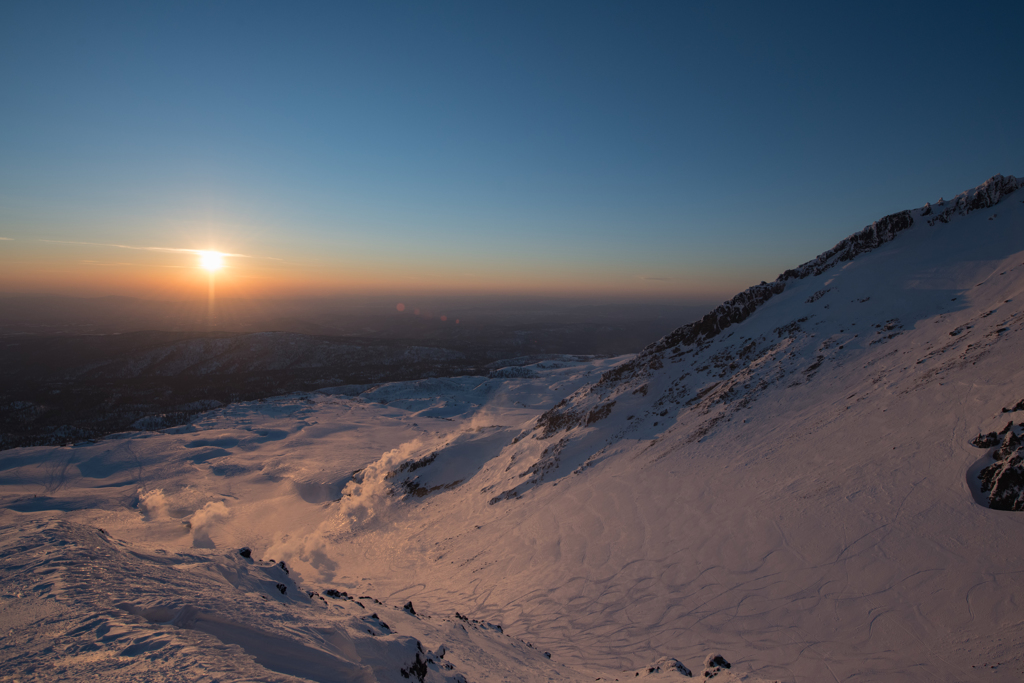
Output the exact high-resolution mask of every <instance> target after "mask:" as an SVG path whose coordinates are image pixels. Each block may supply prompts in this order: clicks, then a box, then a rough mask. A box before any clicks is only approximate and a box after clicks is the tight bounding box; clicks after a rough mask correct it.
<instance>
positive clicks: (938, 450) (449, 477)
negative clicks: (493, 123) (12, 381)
mask: <svg viewBox="0 0 1024 683" xmlns="http://www.w3.org/2000/svg"><path fill="white" fill-rule="evenodd" d="M1020 184H1021V183H1020V182H1019V181H1017V180H1016V179H1014V178H1012V177H1011V178H1002V177H999V176H997V177H995V178H993V179H992V180H990V181H988V182H987V183H985V184H984V185H982V186H980V187H979V188H976V189H975V190H972V191H970V192H967V193H964V194H963V195H960V196H959V197H957V198H955V199H954V200H952V201H950V202H946V203H943V204H941V205H930V206H926V207H924V208H922V209H917V210H913V211H908V212H902V213H900V214H894V215H893V216H890V217H887V218H885V219H883V220H881V221H879V222H878V223H876V224H874V225H873V226H870V227H869V228H867V229H866V230H864V231H862V232H860V233H857V234H856V235H854V236H852V237H851V238H849V239H847V240H844V241H843V242H841V243H840V244H839V245H837V246H836V247H835V248H833V249H831V250H829V251H828V252H826V253H825V254H823V255H822V256H821V257H819V258H818V259H815V260H814V261H811V262H809V263H808V264H804V265H803V266H801V267H799V268H796V269H793V270H791V271H786V273H783V274H782V275H781V276H780V277H779V279H778V280H776V281H775V282H773V283H762V284H761V285H758V286H756V287H753V288H751V289H750V290H748V291H747V292H744V293H742V294H741V295H739V296H737V297H736V298H735V299H733V300H732V301H730V302H728V303H726V304H724V305H723V306H722V307H720V308H719V309H716V311H714V312H713V313H712V314H709V315H708V316H706V317H704V318H703V319H702V320H700V321H697V322H696V323H694V324H692V325H688V326H685V327H683V328H680V329H679V330H677V331H676V332H674V333H673V334H671V335H669V336H667V337H666V338H665V339H662V340H660V341H658V342H656V343H655V344H652V345H651V346H650V347H648V348H647V349H645V350H644V351H643V352H642V353H641V354H639V355H638V356H636V357H632V358H620V359H610V360H605V361H599V362H581V361H579V360H577V359H568V358H567V359H565V360H564V361H544V362H541V363H537V364H534V365H531V366H527V367H524V368H522V369H517V370H514V371H513V370H507V371H502V370H501V369H496V370H495V371H494V372H492V373H491V377H490V378H482V377H462V378H450V379H440V380H425V381H422V382H407V383H398V384H390V385H384V386H380V387H375V388H370V389H367V388H366V387H354V388H350V389H344V390H338V391H336V392H321V393H317V394H310V395H295V396H289V397H282V398H280V399H275V400H273V401H266V402H260V403H251V404H237V405H232V406H228V407H226V408H223V409H221V410H218V411H214V412H211V413H208V414H206V415H205V416H203V417H202V418H201V419H198V420H196V421H195V422H194V423H193V424H191V425H189V426H188V427H185V428H180V429H175V430H166V431H164V432H160V433H153V432H148V433H135V434H127V435H123V436H122V437H120V438H112V439H107V440H104V441H101V442H98V443H95V444H85V445H80V446H76V447H73V448H62V449H44V448H33V449H19V450H16V451H10V452H6V453H4V454H3V457H2V458H0V477H2V478H0V501H2V505H3V511H2V512H0V525H2V527H3V537H2V539H0V543H2V546H3V551H2V556H3V561H2V562H3V564H2V566H3V570H2V574H0V581H2V586H0V594H2V603H0V610H2V611H0V620H2V625H3V626H4V630H5V631H6V630H7V629H13V630H11V631H10V633H9V636H8V640H6V641H5V645H4V649H3V650H2V651H0V652H2V653H3V654H2V655H0V659H2V661H3V662H4V668H5V670H11V671H17V672H19V674H32V673H34V674H36V675H39V676H42V677H43V678H45V677H46V676H50V677H51V678H54V679H57V678H61V679H75V678H85V677H87V676H92V677H95V676H96V675H100V676H101V677H104V678H116V677H117V676H121V677H122V678H124V679H125V680H127V679H129V678H132V677H136V676H138V675H139V674H140V672H143V671H145V672H148V673H147V675H150V676H151V677H152V678H153V679H154V680H159V679H161V677H162V678H164V679H174V680H178V679H180V678H182V677H184V678H188V679H192V680H204V677H206V679H209V680H213V679H215V678H219V679H221V680H225V679H228V680H232V679H237V680H295V679H294V678H288V677H289V676H295V677H300V678H304V679H307V680H318V681H327V680H374V679H377V680H407V679H406V678H405V676H408V677H411V678H414V679H415V678H421V679H423V680H445V679H447V680H457V678H456V676H459V675H461V676H465V677H466V678H467V679H468V680H472V681H478V680H555V679H557V680H581V681H582V680H593V679H611V680H614V679H622V680H625V678H638V677H645V678H650V679H651V680H658V679H664V680H672V679H673V678H675V679H679V680H681V679H682V678H685V677H686V674H687V673H688V672H690V671H692V672H693V675H694V676H695V677H702V676H703V677H715V679H716V680H721V681H727V680H785V681H828V680H837V681H840V680H842V681H845V680H862V681H895V680H900V681H904V680H905V681H975V680H977V681H981V680H985V681H1018V680H1021V679H1022V678H1024V655H1022V653H1024V618H1022V617H1021V612H1020V609H1021V604H1022V603H1024V580H1022V577H1024V574H1022V570H1021V563H1022V562H1024V515H1020V514H1018V513H1017V512H1014V510H1020V508H1021V507H1022V504H1021V501H1022V497H1021V496H1022V490H1024V487H1022V486H1021V481H1022V479H1024V477H1022V464H1021V454H1022V450H1021V433H1022V431H1021V427H1020V425H1018V424H1017V422H1018V421H1020V418H1019V417H1018V416H1024V401H1022V399H1024V365H1022V363H1021V358H1024V348H1022V346H1024V334H1022V328H1024V191H1021V190H1020V189H1018V188H1019V186H1020ZM1010 422H1013V424H1008V423H1010ZM990 504H991V505H992V507H989V505H990ZM993 508H998V509H993ZM100 528H102V529H104V530H105V531H100V530H99V529H100ZM243 546H247V547H250V548H252V553H251V557H250V558H248V559H247V558H244V557H242V556H241V555H239V554H238V549H239V548H241V547H243ZM281 561H284V562H285V566H286V567H287V568H288V570H289V572H290V573H288V574H285V573H284V570H283V569H282V568H281V567H280V566H279V564H278V563H280V562H281ZM277 584H281V586H283V587H284V589H285V590H284V591H281V589H280V588H278V585H277ZM310 591H314V592H315V593H316V594H315V595H313V596H310V595H309V594H308V592H310ZM328 591H332V592H331V593H328ZM333 591H337V593H334V592H333ZM342 591H344V592H345V593H346V594H347V595H348V596H349V597H353V598H355V599H354V600H346V599H345V597H346V596H345V595H342V593H341V592H342ZM331 596H335V597H331ZM361 596H372V598H369V597H366V598H363V597H361ZM374 600H377V601H379V603H380V604H378V603H376V602H374ZM409 602H411V603H412V605H414V609H410V610H405V609H403V606H405V605H406V604H407V603H409ZM357 603H361V604H357ZM412 612H415V614H412ZM373 614H376V615H377V616H376V617H373ZM383 624H386V625H387V627H386V630H385V628H384V626H383ZM498 625H500V627H501V628H500V630H499V628H498ZM8 643H10V644H9V645H8ZM545 653H550V658H549V657H548V656H546V654H545ZM709 653H711V654H709ZM715 655H719V656H724V659H719V660H715V659H714V656H715ZM726 660H727V661H728V662H729V663H731V666H729V667H727V666H726V665H725V664H726ZM332 667H333V668H332ZM181 672H185V673H186V674H187V675H183V674H182V673H181ZM403 672H404V673H403ZM360 677H362V678H360Z"/></svg>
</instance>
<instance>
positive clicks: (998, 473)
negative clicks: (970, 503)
mask: <svg viewBox="0 0 1024 683" xmlns="http://www.w3.org/2000/svg"><path fill="white" fill-rule="evenodd" d="M1022 436H1024V425H1014V424H1013V423H1012V422H1011V423H1009V424H1008V425H1006V427H1004V428H1003V429H1002V430H1001V431H1000V432H999V433H996V432H990V433H989V434H983V435H980V436H978V437H976V438H975V439H973V440H972V441H971V445H972V446H976V447H977V448H995V447H996V446H998V448H996V449H995V450H994V451H993V452H992V458H993V460H994V461H995V462H993V463H992V464H991V465H989V466H988V467H986V468H984V469H983V470H981V473H980V474H979V475H978V478H979V479H981V490H982V492H984V493H988V506H989V507H990V508H992V509H993V510H1009V511H1014V512H1021V511H1024V440H1022V438H1021V437H1022Z"/></svg>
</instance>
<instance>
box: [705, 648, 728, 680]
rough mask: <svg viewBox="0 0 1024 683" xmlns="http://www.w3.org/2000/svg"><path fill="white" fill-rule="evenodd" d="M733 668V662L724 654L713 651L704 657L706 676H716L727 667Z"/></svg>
mask: <svg viewBox="0 0 1024 683" xmlns="http://www.w3.org/2000/svg"><path fill="white" fill-rule="evenodd" d="M731 668H732V664H730V663H729V662H728V661H726V659H725V657H723V656H722V655H719V654H714V653H712V654H709V655H708V656H707V657H705V658H704V678H714V677H715V676H717V675H718V674H720V673H722V672H723V671H725V670H726V669H731Z"/></svg>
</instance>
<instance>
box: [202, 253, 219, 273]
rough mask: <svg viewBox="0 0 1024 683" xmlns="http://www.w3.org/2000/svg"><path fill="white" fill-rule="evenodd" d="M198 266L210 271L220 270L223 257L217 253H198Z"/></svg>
mask: <svg viewBox="0 0 1024 683" xmlns="http://www.w3.org/2000/svg"><path fill="white" fill-rule="evenodd" d="M199 265H200V266H202V267H203V268H205V269H206V270H208V271H210V272H211V273H212V272H213V271H215V270H220V268H221V267H222V266H223V265H224V255H223V254H221V253H220V252H219V251H201V252H199Z"/></svg>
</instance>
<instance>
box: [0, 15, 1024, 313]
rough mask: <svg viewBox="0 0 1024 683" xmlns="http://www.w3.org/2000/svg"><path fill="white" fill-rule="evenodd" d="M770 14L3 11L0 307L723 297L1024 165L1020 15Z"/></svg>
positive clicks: (0, 27) (0, 19) (0, 53)
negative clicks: (70, 296)
mask: <svg viewBox="0 0 1024 683" xmlns="http://www.w3.org/2000/svg"><path fill="white" fill-rule="evenodd" d="M774 5H775V3H762V2H758V3H753V2H752V3H735V2H714V3H688V2H671V3H669V2H616V3H609V2H543V3H527V2H507V3H496V2H363V3H342V2H325V3H313V2H296V3H259V2H212V1H210V2H194V3H192V2H171V3H150V2H134V1H133V2H124V3H110V2H45V1H40V2H35V1H33V2H28V1H21V2H5V3H3V4H2V5H0V105H2V106H0V238H2V239H0V292H54V293H57V292H59V293H75V294H81V295H94V294H130V295H136V296H152V297H161V298H168V297H170V298H174V297H181V296H186V295H191V294H194V293H196V292H199V291H205V290H204V289H203V288H204V287H205V283H206V279H205V278H206V275H205V273H204V272H202V271H200V270H199V269H197V268H196V267H195V266H196V256H195V254H194V253H192V252H189V251H180V250H189V249H216V250H221V251H224V252H229V253H232V254H239V255H240V256H235V257H231V258H229V259H228V268H226V269H225V270H224V271H223V272H222V273H219V274H218V276H217V277H218V278H220V281H219V283H218V286H219V287H223V288H224V291H225V292H230V293H234V294H239V295H251V296H257V295H259V296H267V295H270V296H275V295H279V296H291V295H295V294H332V293H343V292H353V291H384V292H392V291H393V292H396V293H398V294H402V293H411V294H416V293H424V292H444V291H458V292H472V293H480V292H532V293H544V294H559V295H567V294H568V295H580V294H582V295H588V294H592V295H596V296H622V297H627V298H629V297H632V298H645V297H659V298H670V299H683V300H685V299H708V298H711V299H722V298H726V297H728V296H731V295H732V294H734V293H735V292H736V291H739V290H740V289H743V288H745V287H746V286H748V285H750V284H753V283H756V282H759V281H761V280H770V279H773V278H775V277H776V276H777V275H778V274H779V273H780V272H781V271H782V270H784V269H785V268H788V267H792V266H795V265H797V264H799V263H801V262H803V261H805V260H807V259H809V258H812V257H814V256H815V255H817V254H818V253H820V252H822V251H824V250H825V249H827V248H829V247H831V246H832V245H833V244H834V243H835V242H836V241H838V240H839V239H841V238H843V237H845V236H846V235H848V234H850V233H851V232H853V231H855V230H858V229H860V228H862V227H863V226H865V225H867V224H868V223H870V222H871V221H873V220H875V219H877V218H880V217H881V216H882V215H885V214H887V213H891V212H893V211H897V210H901V209H904V208H911V207H916V206H920V205H923V204H924V203H925V202H926V201H934V200H936V199H938V198H939V197H940V196H945V197H946V198H949V197H950V196H952V195H954V194H956V193H958V192H960V191H963V190H965V189H968V188H970V187H973V186H975V185H977V184H979V183H981V182H983V181H984V180H985V179H987V178H988V177H990V176H991V175H993V174H996V173H1002V174H1004V175H1005V174H1016V175H1020V174H1022V173H1024V164H1022V163H1021V162H1022V160H1024V125H1022V121H1024V59H1022V52H1021V49H1020V48H1021V44H1022V39H1021V33H1020V29H1021V27H1022V26H1024V5H1022V3H1020V2H1019V0H1018V1H1016V2H989V3H979V2H971V3H967V2H963V3H941V2H928V3H892V2H884V3H868V2H858V3H843V4H842V5H839V4H838V3H802V4H794V3H788V4H786V5H785V6H784V7H775V6H774ZM83 243H88V244H83ZM111 245H122V246H111ZM125 247H134V248H125ZM138 247H158V248H160V249H148V248H147V249H141V248H138Z"/></svg>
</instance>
